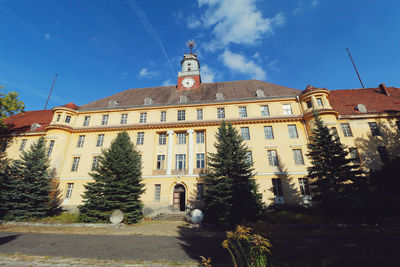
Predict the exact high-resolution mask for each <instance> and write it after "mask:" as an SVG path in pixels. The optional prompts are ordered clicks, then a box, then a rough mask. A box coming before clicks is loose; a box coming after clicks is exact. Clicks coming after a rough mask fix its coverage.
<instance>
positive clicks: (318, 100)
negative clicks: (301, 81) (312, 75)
mask: <svg viewBox="0 0 400 267" xmlns="http://www.w3.org/2000/svg"><path fill="white" fill-rule="evenodd" d="M317 105H318V106H319V107H323V106H324V103H323V102H322V98H320V97H318V98H317Z"/></svg>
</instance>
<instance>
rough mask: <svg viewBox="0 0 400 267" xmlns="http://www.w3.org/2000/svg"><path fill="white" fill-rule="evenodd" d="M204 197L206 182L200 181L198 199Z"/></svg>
mask: <svg viewBox="0 0 400 267" xmlns="http://www.w3.org/2000/svg"><path fill="white" fill-rule="evenodd" d="M203 199H204V184H202V183H198V184H197V200H203Z"/></svg>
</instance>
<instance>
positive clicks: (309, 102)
mask: <svg viewBox="0 0 400 267" xmlns="http://www.w3.org/2000/svg"><path fill="white" fill-rule="evenodd" d="M306 103H307V108H312V102H311V100H308V101H307V102H306Z"/></svg>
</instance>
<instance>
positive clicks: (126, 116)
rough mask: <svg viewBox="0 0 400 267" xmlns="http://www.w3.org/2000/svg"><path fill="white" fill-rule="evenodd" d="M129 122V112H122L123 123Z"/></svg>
mask: <svg viewBox="0 0 400 267" xmlns="http://www.w3.org/2000/svg"><path fill="white" fill-rule="evenodd" d="M127 122H128V114H121V124H126V123H127Z"/></svg>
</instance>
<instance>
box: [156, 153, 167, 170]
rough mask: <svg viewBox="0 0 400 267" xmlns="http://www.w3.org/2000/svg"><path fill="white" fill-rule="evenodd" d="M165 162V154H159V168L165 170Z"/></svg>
mask: <svg viewBox="0 0 400 267" xmlns="http://www.w3.org/2000/svg"><path fill="white" fill-rule="evenodd" d="M164 163H165V155H157V170H163V169H164Z"/></svg>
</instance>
